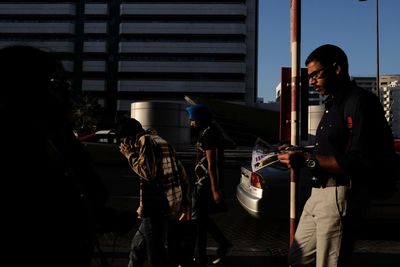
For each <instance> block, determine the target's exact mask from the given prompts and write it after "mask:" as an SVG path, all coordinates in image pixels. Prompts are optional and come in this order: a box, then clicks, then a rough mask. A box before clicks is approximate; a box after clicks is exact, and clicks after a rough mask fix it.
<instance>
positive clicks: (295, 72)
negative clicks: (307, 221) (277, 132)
mask: <svg viewBox="0 0 400 267" xmlns="http://www.w3.org/2000/svg"><path fill="white" fill-rule="evenodd" d="M300 14H301V0H291V5H290V22H291V23H290V33H291V34H290V36H291V58H292V90H291V101H292V103H291V131H290V133H291V136H290V142H291V144H292V145H299V136H298V135H299V114H298V110H299V93H300V36H301V35H300V22H301V20H300ZM298 173H299V171H298V170H294V169H291V171H290V245H292V243H293V240H294V233H295V231H296V227H297V226H296V198H297V190H296V189H297V186H296V183H297V180H298Z"/></svg>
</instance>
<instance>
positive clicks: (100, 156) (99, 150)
mask: <svg viewBox="0 0 400 267" xmlns="http://www.w3.org/2000/svg"><path fill="white" fill-rule="evenodd" d="M78 139H79V140H80V141H81V142H82V144H83V146H84V147H85V149H86V150H87V151H88V152H89V153H90V154H91V156H92V159H93V161H94V162H95V163H118V162H125V161H126V160H125V158H124V157H123V155H122V154H121V153H120V151H119V148H118V145H119V140H118V139H117V135H116V133H115V131H114V130H112V129H110V130H100V131H96V132H94V133H90V134H87V135H84V136H81V137H78Z"/></svg>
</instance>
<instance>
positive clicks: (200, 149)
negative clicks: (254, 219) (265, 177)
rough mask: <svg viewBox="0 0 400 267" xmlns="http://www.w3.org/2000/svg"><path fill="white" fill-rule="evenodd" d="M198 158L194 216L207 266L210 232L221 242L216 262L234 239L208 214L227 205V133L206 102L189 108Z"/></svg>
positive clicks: (198, 252)
mask: <svg viewBox="0 0 400 267" xmlns="http://www.w3.org/2000/svg"><path fill="white" fill-rule="evenodd" d="M186 110H187V112H188V115H189V119H190V127H191V132H192V138H193V139H194V140H193V141H194V142H195V147H196V153H197V159H196V166H195V170H194V173H195V175H196V181H195V185H194V189H193V190H194V192H193V196H194V198H193V200H192V203H193V212H192V215H193V218H194V219H196V220H197V222H198V223H197V225H198V227H197V236H196V249H195V259H196V262H197V263H198V264H199V266H207V232H208V233H209V234H210V235H211V236H212V237H213V238H214V239H215V241H216V242H217V243H218V248H217V255H216V256H215V258H214V259H213V260H212V263H213V264H217V263H219V262H220V261H221V260H222V258H223V257H224V256H225V255H226V253H227V251H228V249H230V248H231V247H232V244H231V242H230V241H229V240H228V239H227V238H226V237H225V235H224V233H223V232H222V231H221V230H220V229H219V227H218V226H217V225H216V224H215V222H214V221H213V220H212V218H211V217H210V215H209V214H211V213H214V212H219V211H217V210H216V209H219V207H220V205H222V204H224V202H223V200H224V198H223V191H222V184H223V179H224V170H223V167H224V149H225V148H224V143H225V142H224V140H225V139H224V136H223V132H222V130H221V129H220V128H219V126H217V124H215V123H214V122H213V121H212V114H211V111H210V110H209V108H208V107H207V106H206V105H203V104H197V105H194V106H190V107H188V108H187V109H186Z"/></svg>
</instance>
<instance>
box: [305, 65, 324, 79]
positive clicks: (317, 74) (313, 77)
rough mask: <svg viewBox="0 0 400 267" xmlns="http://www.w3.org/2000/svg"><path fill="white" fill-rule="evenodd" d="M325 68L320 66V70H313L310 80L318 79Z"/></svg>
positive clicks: (309, 75) (309, 76)
mask: <svg viewBox="0 0 400 267" xmlns="http://www.w3.org/2000/svg"><path fill="white" fill-rule="evenodd" d="M324 70H325V68H320V69H319V70H315V71H313V72H311V73H310V74H308V80H309V81H310V80H314V79H318V78H319V77H320V76H321V74H320V73H321V72H322V71H324Z"/></svg>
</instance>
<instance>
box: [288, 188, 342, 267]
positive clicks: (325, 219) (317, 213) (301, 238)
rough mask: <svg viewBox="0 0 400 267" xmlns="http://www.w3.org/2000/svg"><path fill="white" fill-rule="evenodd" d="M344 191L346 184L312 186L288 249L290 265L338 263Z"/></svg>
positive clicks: (321, 266) (328, 265) (329, 265)
mask: <svg viewBox="0 0 400 267" xmlns="http://www.w3.org/2000/svg"><path fill="white" fill-rule="evenodd" d="M348 194H349V187H347V186H337V187H326V188H313V189H312V191H311V196H310V198H309V199H308V200H307V202H306V204H305V206H304V209H303V213H302V215H301V217H300V221H299V224H298V227H297V229H296V233H295V237H294V241H293V243H292V246H291V248H290V250H289V264H290V265H291V266H299V265H307V264H310V263H312V262H314V261H315V262H316V267H333V266H340V265H339V256H341V255H340V254H341V253H342V252H343V251H342V250H341V249H343V247H342V245H343V232H344V221H345V218H346V212H347V197H348Z"/></svg>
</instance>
